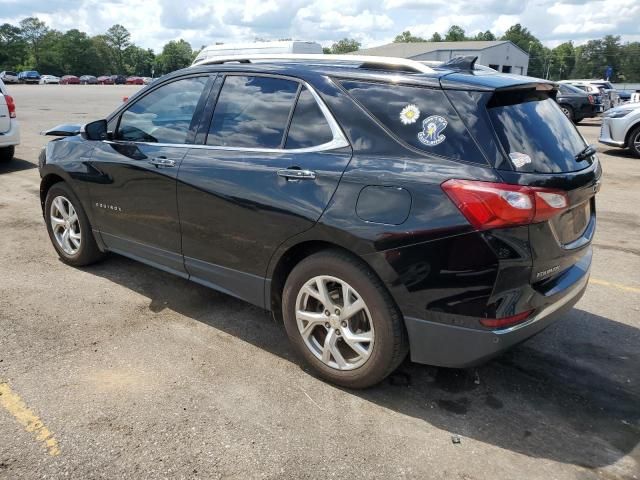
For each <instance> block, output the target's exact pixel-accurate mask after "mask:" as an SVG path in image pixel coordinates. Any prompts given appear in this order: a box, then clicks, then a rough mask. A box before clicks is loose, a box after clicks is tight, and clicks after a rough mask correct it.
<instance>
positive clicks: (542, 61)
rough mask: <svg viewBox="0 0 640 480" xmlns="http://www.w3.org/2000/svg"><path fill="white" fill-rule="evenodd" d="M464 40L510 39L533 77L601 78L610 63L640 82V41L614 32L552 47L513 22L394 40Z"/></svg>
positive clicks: (350, 48)
mask: <svg viewBox="0 0 640 480" xmlns="http://www.w3.org/2000/svg"><path fill="white" fill-rule="evenodd" d="M463 40H510V41H512V42H513V43H515V44H516V45H517V46H518V47H520V48H521V49H522V50H524V51H525V52H527V53H528V54H529V71H528V74H529V75H530V76H532V77H540V78H549V79H552V80H566V79H570V78H604V77H605V73H606V70H607V67H611V69H612V71H613V75H612V76H611V80H612V81H614V82H628V83H635V82H640V42H626V43H623V42H622V41H621V39H620V37H619V36H617V35H607V36H605V37H604V38H601V39H598V40H589V41H588V42H587V43H585V44H584V45H578V46H576V45H574V44H573V42H565V43H562V44H560V45H558V46H557V47H555V48H548V47H545V46H544V45H543V44H542V42H541V41H540V40H539V39H538V38H536V36H535V35H533V34H532V33H531V32H530V31H529V30H528V29H527V28H526V27H523V26H522V25H520V24H519V23H518V24H515V25H513V26H511V27H510V28H509V29H507V31H506V32H505V33H504V35H502V36H501V37H497V36H496V35H494V34H493V33H492V32H491V31H489V30H487V31H485V32H480V33H478V34H476V35H473V36H468V35H467V34H466V32H465V31H464V29H463V28H462V27H460V26H458V25H452V26H451V27H450V28H449V30H447V32H446V33H444V34H440V33H438V32H435V33H434V34H433V35H432V36H431V38H422V37H418V36H415V35H413V34H412V33H411V32H410V31H408V30H407V31H405V32H402V33H401V34H399V35H398V36H396V37H395V39H394V42H404V43H410V42H459V41H463ZM360 46H361V45H360V42H358V41H357V40H355V39H353V38H343V39H342V40H340V41H338V42H336V43H334V44H333V45H332V46H331V47H328V48H325V50H324V51H325V53H334V54H339V53H349V52H354V51H356V50H359V49H360Z"/></svg>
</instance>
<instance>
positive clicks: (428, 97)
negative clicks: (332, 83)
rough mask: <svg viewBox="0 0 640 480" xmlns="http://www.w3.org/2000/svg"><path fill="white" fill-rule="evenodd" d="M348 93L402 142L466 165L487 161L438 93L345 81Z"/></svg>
mask: <svg viewBox="0 0 640 480" xmlns="http://www.w3.org/2000/svg"><path fill="white" fill-rule="evenodd" d="M342 85H343V86H344V87H345V88H346V89H347V90H348V91H349V93H350V94H351V95H352V96H353V97H354V98H355V99H356V100H357V101H358V102H359V103H360V104H361V105H362V106H363V107H364V108H366V109H367V110H368V111H369V112H370V113H371V114H372V115H373V116H374V117H375V118H377V119H378V120H379V121H380V122H381V123H382V124H383V125H384V126H385V127H387V129H389V130H390V131H391V133H393V134H394V135H395V136H396V137H398V138H399V139H400V140H402V141H403V142H405V143H407V144H409V145H411V146H412V147H415V148H417V149H420V150H422V151H424V152H427V153H433V154H436V155H441V156H443V157H449V158H453V159H456V160H463V161H466V162H474V163H483V164H486V163H487V162H486V160H485V158H484V156H483V155H482V153H481V152H480V151H479V150H478V147H477V145H476V144H475V143H474V141H473V139H472V138H471V135H470V134H469V132H468V131H467V129H466V128H465V126H464V124H463V123H462V121H461V120H460V118H459V117H458V114H457V113H456V111H455V110H454V109H453V107H452V106H451V103H450V102H449V99H448V98H447V97H446V95H445V94H444V92H443V91H442V90H439V89H432V88H423V87H409V86H402V85H393V84H388V83H368V82H355V81H343V82H342Z"/></svg>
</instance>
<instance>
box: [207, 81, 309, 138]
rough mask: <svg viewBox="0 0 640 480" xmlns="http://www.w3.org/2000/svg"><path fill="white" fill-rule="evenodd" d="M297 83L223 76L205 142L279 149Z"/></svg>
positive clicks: (296, 90) (293, 100) (295, 93)
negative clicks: (222, 82)
mask: <svg viewBox="0 0 640 480" xmlns="http://www.w3.org/2000/svg"><path fill="white" fill-rule="evenodd" d="M298 88H299V84H298V82H294V81H291V80H284V79H281V78H271V77H250V76H240V75H229V76H227V77H226V78H225V80H224V84H223V85H222V90H221V91H220V96H219V97H218V102H217V103H216V107H215V110H214V112H213V119H212V120H211V126H210V128H209V135H208V136H207V145H215V146H225V147H245V148H281V147H282V142H283V139H284V132H285V131H286V129H287V125H288V122H289V118H290V115H291V109H292V108H293V104H294V102H295V99H296V96H297V94H298Z"/></svg>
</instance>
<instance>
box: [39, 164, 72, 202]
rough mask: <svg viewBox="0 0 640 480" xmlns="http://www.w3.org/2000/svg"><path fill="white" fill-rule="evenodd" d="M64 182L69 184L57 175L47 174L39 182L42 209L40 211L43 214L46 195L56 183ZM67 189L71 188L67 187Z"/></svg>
mask: <svg viewBox="0 0 640 480" xmlns="http://www.w3.org/2000/svg"><path fill="white" fill-rule="evenodd" d="M60 182H66V183H67V184H69V183H68V182H67V181H66V180H65V179H64V178H63V177H62V176H61V175H59V174H58V173H53V172H52V173H48V174H46V175H45V176H43V177H42V179H41V180H40V206H41V207H42V211H43V212H44V203H45V202H46V200H47V193H48V192H49V190H50V189H51V187H53V186H54V185H55V184H56V183H60ZM69 188H71V186H70V185H69Z"/></svg>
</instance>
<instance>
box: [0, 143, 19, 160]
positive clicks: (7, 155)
mask: <svg viewBox="0 0 640 480" xmlns="http://www.w3.org/2000/svg"><path fill="white" fill-rule="evenodd" d="M15 153H16V147H14V146H13V145H12V146H10V147H3V148H0V162H10V161H11V160H13V156H14V155H15Z"/></svg>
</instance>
